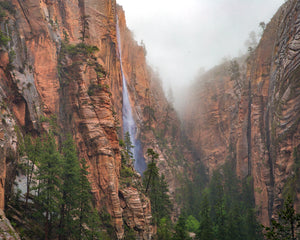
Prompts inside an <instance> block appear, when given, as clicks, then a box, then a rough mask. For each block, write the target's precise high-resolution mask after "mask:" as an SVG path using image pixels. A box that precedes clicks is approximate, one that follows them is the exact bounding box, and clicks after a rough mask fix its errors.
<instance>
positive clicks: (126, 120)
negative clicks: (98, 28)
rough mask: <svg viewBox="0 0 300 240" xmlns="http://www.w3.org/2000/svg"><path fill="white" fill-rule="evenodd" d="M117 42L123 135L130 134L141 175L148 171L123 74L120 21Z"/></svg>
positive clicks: (135, 163)
mask: <svg viewBox="0 0 300 240" xmlns="http://www.w3.org/2000/svg"><path fill="white" fill-rule="evenodd" d="M117 41H118V50H119V60H120V65H121V73H122V80H123V109H122V113H123V133H124V136H125V133H126V132H129V134H130V140H131V142H132V144H133V146H134V147H133V158H134V159H135V161H134V168H135V170H136V171H138V172H139V173H140V174H143V172H144V171H145V169H146V163H145V159H144V156H143V151H142V148H141V143H140V141H139V139H137V137H136V124H135V121H134V118H133V115H132V109H131V105H130V101H129V94H128V89H127V81H126V78H125V75H124V72H123V66H122V50H121V37H120V28H119V21H118V19H117Z"/></svg>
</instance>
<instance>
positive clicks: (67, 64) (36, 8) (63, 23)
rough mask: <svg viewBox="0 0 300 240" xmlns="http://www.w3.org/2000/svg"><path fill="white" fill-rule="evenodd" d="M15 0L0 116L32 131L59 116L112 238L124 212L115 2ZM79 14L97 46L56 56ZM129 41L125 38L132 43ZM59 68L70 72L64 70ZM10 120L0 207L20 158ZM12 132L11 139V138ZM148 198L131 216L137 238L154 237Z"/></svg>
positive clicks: (0, 134) (0, 160) (1, 131)
mask: <svg viewBox="0 0 300 240" xmlns="http://www.w3.org/2000/svg"><path fill="white" fill-rule="evenodd" d="M12 3H13V4H14V5H15V6H16V14H15V15H14V16H11V15H9V16H8V21H7V27H8V28H9V29H10V30H11V31H10V38H11V39H12V41H11V42H10V43H9V44H8V46H7V47H6V48H3V49H1V50H0V58H1V61H0V62H1V64H0V74H1V79H2V80H1V81H0V87H3V88H0V90H1V91H2V92H3V94H2V92H1V94H2V95H1V96H3V99H4V102H5V103H6V104H7V105H8V110H3V109H1V111H2V112H1V119H3V115H5V114H11V117H10V118H9V119H10V121H13V123H14V124H17V125H18V126H19V127H20V129H22V130H24V132H31V133H33V134H36V133H41V132H43V131H47V130H48V129H49V124H47V123H44V122H43V123H42V122H41V121H40V120H41V119H42V118H44V117H50V116H52V115H56V116H57V120H58V125H59V127H61V129H62V130H63V131H64V132H65V133H72V135H73V137H74V139H75V141H76V144H77V147H78V150H79V156H80V158H85V159H86V160H87V163H88V165H89V172H90V175H89V181H90V183H91V186H92V191H93V194H94V198H95V203H96V206H97V208H98V209H99V210H101V209H102V208H103V207H106V208H107V210H108V212H109V213H110V214H111V216H112V219H113V222H114V225H115V229H116V234H117V237H118V238H119V239H121V238H123V234H124V229H123V218H124V214H123V209H122V208H121V205H120V198H119V171H120V166H121V155H120V149H119V138H118V134H117V124H118V122H117V119H122V112H121V110H122V79H121V73H120V63H119V60H118V57H117V49H116V46H117V43H116V14H117V7H116V1H114V0H112V1H111V0H85V1H80V0H72V1H49V0H42V1H40V0H29V1H18V0H12ZM83 15H86V16H89V17H88V21H89V29H88V33H87V34H88V36H89V38H87V39H85V42H86V44H89V45H94V46H97V47H98V49H99V51H97V52H95V54H94V55H93V56H92V57H91V56H89V57H87V56H84V55H82V54H81V55H80V54H79V55H76V56H71V55H68V54H66V56H61V54H60V51H61V43H62V40H63V39H65V38H66V36H68V39H69V44H77V43H79V42H80V41H81V40H80V39H79V38H80V37H81V35H80V31H81V30H82V26H81V23H80V16H83ZM131 41H133V40H132V39H129V41H128V42H127V43H126V44H129V45H131V44H135V42H133V43H132V42H131ZM11 50H14V52H15V53H16V56H15V58H14V59H13V62H12V65H13V66H14V69H10V70H9V71H8V69H6V68H7V66H8V63H9V60H8V53H7V52H9V51H11ZM142 57H144V55H142ZM90 61H92V62H93V64H94V65H93V66H92V65H90ZM143 63H144V64H145V59H144V60H143ZM95 64H100V65H102V66H103V67H104V69H105V71H106V73H107V74H106V76H105V77H103V76H102V77H98V76H97V73H96V71H95V69H94V68H95ZM145 66H146V65H145ZM63 71H68V72H67V74H66V73H65V74H63ZM100 85H101V86H102V87H101V88H99V89H96V90H95V91H94V93H93V94H89V93H88V91H89V88H91V87H92V86H100ZM5 111H8V112H9V113H6V112H5ZM9 126H10V130H8V129H7V126H6V125H5V126H4V127H3V126H2V125H1V123H0V143H1V144H2V141H3V144H4V145H5V148H1V151H2V152H1V156H0V167H1V169H0V208H1V209H2V208H3V207H4V183H6V188H7V190H6V192H5V195H8V194H9V191H10V190H11V188H10V187H9V186H8V185H11V184H12V183H13V178H11V176H13V175H14V174H15V173H13V171H12V169H14V167H15V166H16V162H17V161H15V160H17V156H15V152H13V151H12V149H13V150H14V151H15V150H16V144H17V140H16V139H15V135H16V133H14V129H11V127H12V128H13V124H11V125H9ZM13 137H14V141H15V142H12V141H11V139H12V138H13ZM8 156H9V157H8ZM132 194H134V195H136V194H137V192H134V191H133V192H132ZM122 201H123V202H124V199H123V200H122ZM147 201H148V202H149V200H147V199H146V198H145V199H144V200H143V201H141V202H142V203H143V204H140V205H139V207H140V208H141V209H140V210H138V209H136V208H135V211H137V212H138V211H142V212H145V214H144V215H143V216H142V215H137V216H136V218H135V219H136V221H137V222H140V225H139V229H140V232H139V234H140V236H141V239H149V238H150V236H151V234H150V232H151V231H150V230H148V229H152V228H151V226H150V224H151V223H150V221H146V220H145V219H146V218H151V209H150V205H147V204H146V205H145V204H144V203H145V202H147ZM125 202H126V201H125ZM126 204H127V203H126ZM129 206H130V204H129ZM145 216H147V217H146V218H145ZM139 217H141V219H140V220H139ZM141 224H145V226H142V225H141ZM147 224H148V225H149V226H146V225H147Z"/></svg>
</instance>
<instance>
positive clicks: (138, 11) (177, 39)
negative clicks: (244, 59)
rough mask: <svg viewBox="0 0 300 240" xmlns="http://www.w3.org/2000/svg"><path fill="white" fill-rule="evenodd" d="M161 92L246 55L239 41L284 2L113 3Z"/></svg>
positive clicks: (157, 0) (154, 0)
mask: <svg viewBox="0 0 300 240" xmlns="http://www.w3.org/2000/svg"><path fill="white" fill-rule="evenodd" d="M117 2H118V4H120V5H122V6H123V9H124V10H125V15H126V20H127V25H128V27H129V28H130V29H131V30H132V31H133V33H134V36H135V39H136V40H137V41H138V42H140V41H141V40H143V42H144V44H145V45H146V49H147V60H148V63H150V65H151V66H152V67H153V68H154V69H155V70H157V71H158V72H159V75H160V77H161V79H162V81H163V83H164V87H165V89H168V88H169V86H172V88H175V87H176V88H177V87H181V86H183V85H187V83H189V82H191V81H192V80H193V79H194V77H195V75H197V73H198V72H199V69H200V68H205V69H206V70H208V69H209V68H211V67H213V66H214V65H217V64H219V63H220V62H221V60H222V59H223V58H224V57H235V56H238V55H239V53H240V52H246V47H245V41H246V40H247V38H248V36H249V33H250V32H251V31H253V30H254V31H256V32H259V30H260V29H259V23H260V22H261V21H264V22H266V23H268V22H269V21H270V19H271V17H272V16H273V15H274V14H275V13H276V11H277V9H278V8H279V7H280V5H281V4H283V2H284V0H151V1H149V0H147V1H145V0H117Z"/></svg>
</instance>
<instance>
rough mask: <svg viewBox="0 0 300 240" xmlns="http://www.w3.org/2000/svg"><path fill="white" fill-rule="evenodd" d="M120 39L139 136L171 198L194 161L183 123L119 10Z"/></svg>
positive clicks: (123, 63)
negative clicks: (152, 154)
mask: <svg viewBox="0 0 300 240" xmlns="http://www.w3.org/2000/svg"><path fill="white" fill-rule="evenodd" d="M118 19H119V26H120V35H121V38H122V41H121V43H122V45H121V48H122V66H123V72H124V74H125V77H126V79H127V81H128V91H129V94H130V101H131V103H132V104H131V105H132V106H134V107H132V109H133V111H134V112H133V115H134V118H135V121H136V123H137V126H138V131H137V136H136V137H138V138H139V140H140V141H141V144H142V147H143V153H144V157H145V159H146V162H147V161H148V158H147V156H146V152H147V149H148V148H152V149H154V150H155V152H157V153H158V154H159V159H158V161H157V165H158V167H159V170H160V173H161V174H164V175H165V177H166V181H167V183H168V185H169V191H170V194H171V196H172V197H174V196H175V192H176V190H177V189H178V188H180V187H181V185H182V182H180V181H179V179H180V178H179V176H181V177H183V176H184V175H185V174H186V175H188V172H189V171H188V170H187V169H188V167H187V162H188V161H191V160H192V155H191V151H190V149H189V148H188V146H186V145H185V141H184V140H185V136H184V135H183V134H182V131H181V123H180V121H179V118H178V116H177V113H176V112H175V110H174V108H173V106H172V103H169V102H168V100H167V99H166V97H165V94H164V92H163V88H162V83H161V80H160V79H159V77H158V76H157V74H156V73H155V72H154V71H153V70H152V69H151V68H150V67H149V66H148V65H147V63H146V50H145V46H143V44H142V43H141V44H138V43H137V42H136V41H134V40H133V36H132V33H131V31H130V30H129V29H128V28H127V27H126V21H125V15H124V12H123V10H122V8H121V7H119V8H118Z"/></svg>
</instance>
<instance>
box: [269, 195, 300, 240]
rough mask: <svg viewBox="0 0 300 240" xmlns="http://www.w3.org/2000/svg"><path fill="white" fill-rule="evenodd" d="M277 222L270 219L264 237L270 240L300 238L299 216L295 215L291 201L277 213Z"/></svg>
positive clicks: (293, 239) (287, 201) (289, 199)
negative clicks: (269, 224)
mask: <svg viewBox="0 0 300 240" xmlns="http://www.w3.org/2000/svg"><path fill="white" fill-rule="evenodd" d="M278 215H279V220H275V219H272V221H271V226H270V227H264V228H265V233H264V235H265V237H266V238H267V239H270V240H296V239H299V238H300V214H296V212H295V209H294V206H293V203H292V199H291V198H290V197H288V199H287V200H286V201H285V203H284V207H283V209H282V210H281V211H280V212H279V214H278Z"/></svg>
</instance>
